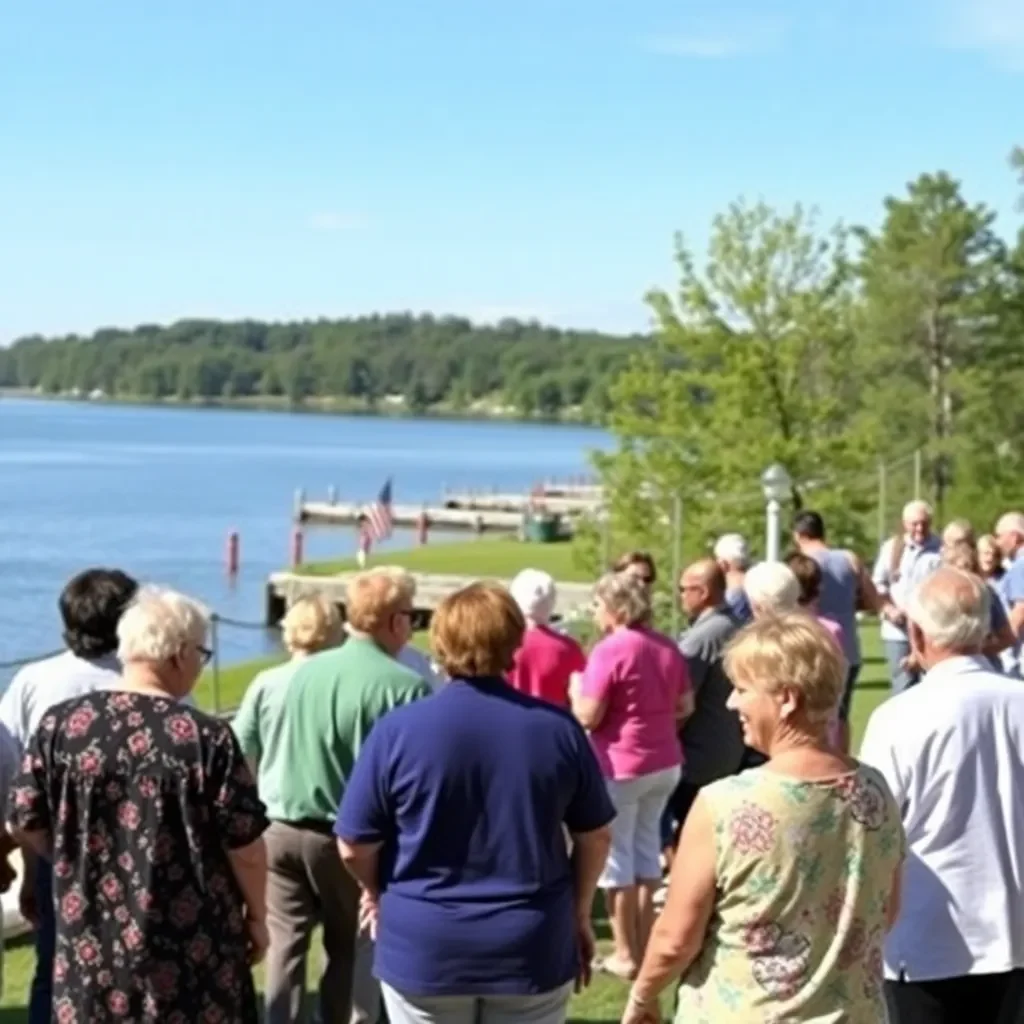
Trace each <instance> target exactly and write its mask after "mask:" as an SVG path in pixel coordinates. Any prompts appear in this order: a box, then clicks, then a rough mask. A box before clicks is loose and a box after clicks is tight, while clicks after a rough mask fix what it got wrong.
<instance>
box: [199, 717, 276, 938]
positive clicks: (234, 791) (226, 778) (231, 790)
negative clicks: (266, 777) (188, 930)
mask: <svg viewBox="0 0 1024 1024" xmlns="http://www.w3.org/2000/svg"><path fill="white" fill-rule="evenodd" d="M207 782H208V785H209V791H210V793H211V794H212V797H213V816H212V817H213V827H214V829H215V837H216V839H217V840H218V841H219V842H220V843H221V844H222V845H223V847H224V849H225V851H226V852H227V856H228V863H229V864H230V865H231V870H232V872H233V874H234V876H235V880H236V881H237V882H238V887H239V889H241V891H242V897H243V899H244V900H245V910H246V919H247V920H248V922H249V923H250V924H251V925H253V926H255V927H257V928H258V929H260V930H262V929H263V928H264V926H265V924H266V919H267V899H266V886H267V851H266V846H265V845H264V842H263V833H264V831H266V828H267V825H268V824H269V822H268V821H267V816H266V808H265V807H264V806H263V802H262V801H261V800H260V798H259V793H258V792H257V789H256V782H255V780H254V779H253V777H252V772H251V771H250V769H249V765H248V764H247V763H246V760H245V755H244V754H243V753H242V748H241V747H240V746H239V743H238V739H237V737H236V736H235V734H234V733H233V732H232V731H231V729H230V728H228V727H227V726H225V727H224V728H223V729H222V730H221V731H220V732H219V733H218V734H217V735H215V736H214V738H213V740H212V745H211V751H210V757H209V767H208V769H207ZM250 936H252V929H250ZM258 945H259V943H257V946H258Z"/></svg>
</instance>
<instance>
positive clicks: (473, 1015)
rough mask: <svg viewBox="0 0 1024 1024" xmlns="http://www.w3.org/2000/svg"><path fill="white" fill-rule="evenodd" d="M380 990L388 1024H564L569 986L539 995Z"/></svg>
mask: <svg viewBox="0 0 1024 1024" xmlns="http://www.w3.org/2000/svg"><path fill="white" fill-rule="evenodd" d="M381 987H382V988H383V991H384V1004H385V1005H386V1006H387V1008H388V1020H389V1021H390V1024H564V1021H565V1017H566V1012H567V1011H568V1009H569V998H570V996H572V990H573V983H572V982H571V981H570V982H569V984H567V985H563V986H562V987H561V988H556V989H555V990H554V991H553V992H544V993H543V994H541V995H539V996H413V995H406V994H404V993H402V992H396V991H395V990H394V989H393V988H391V987H390V986H389V985H383V986H381Z"/></svg>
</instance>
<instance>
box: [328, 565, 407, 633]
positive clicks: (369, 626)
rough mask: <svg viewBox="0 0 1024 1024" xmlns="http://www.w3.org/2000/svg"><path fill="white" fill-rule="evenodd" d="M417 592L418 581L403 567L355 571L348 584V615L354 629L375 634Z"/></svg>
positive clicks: (346, 607)
mask: <svg viewBox="0 0 1024 1024" xmlns="http://www.w3.org/2000/svg"><path fill="white" fill-rule="evenodd" d="M415 596H416V585H415V582H414V580H413V578H412V577H411V576H409V574H408V573H405V572H404V570H402V571H401V572H396V571H395V570H394V569H393V568H389V567H382V568H377V569H368V570H367V571H366V572H360V573H356V574H355V575H354V576H353V577H352V578H351V579H350V580H349V581H348V584H347V585H346V587H345V618H346V620H347V621H348V624H349V626H350V627H351V628H352V629H354V630H356V631H357V632H359V633H366V634H369V635H373V634H374V633H377V632H378V631H379V630H381V629H383V628H385V627H386V626H387V625H388V624H389V623H390V621H391V619H392V617H393V616H394V615H395V614H396V612H398V611H399V610H401V609H402V608H403V606H405V605H407V604H411V603H412V601H413V599H414V598H415Z"/></svg>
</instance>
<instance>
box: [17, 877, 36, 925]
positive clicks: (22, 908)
mask: <svg viewBox="0 0 1024 1024" xmlns="http://www.w3.org/2000/svg"><path fill="white" fill-rule="evenodd" d="M18 911H19V913H20V914H21V916H22V917H23V918H25V920H26V921H28V923H29V924H30V925H31V926H32V927H33V928H38V927H39V905H38V904H37V903H36V891H35V886H34V885H32V883H31V882H29V881H27V880H26V879H24V878H23V879H22V880H21V889H20V890H19V892H18Z"/></svg>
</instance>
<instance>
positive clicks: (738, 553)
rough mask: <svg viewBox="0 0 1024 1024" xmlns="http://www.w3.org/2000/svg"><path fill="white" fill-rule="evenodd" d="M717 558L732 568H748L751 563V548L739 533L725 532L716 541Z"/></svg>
mask: <svg viewBox="0 0 1024 1024" xmlns="http://www.w3.org/2000/svg"><path fill="white" fill-rule="evenodd" d="M715 558H717V559H718V561H719V562H722V563H724V564H725V565H728V566H729V567H730V568H732V569H746V567H747V566H748V565H749V564H750V549H749V548H748V547H747V542H746V540H745V539H744V538H743V535H742V534H739V533H726V534H723V535H722V536H721V537H719V538H718V540H717V541H716V542H715Z"/></svg>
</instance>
